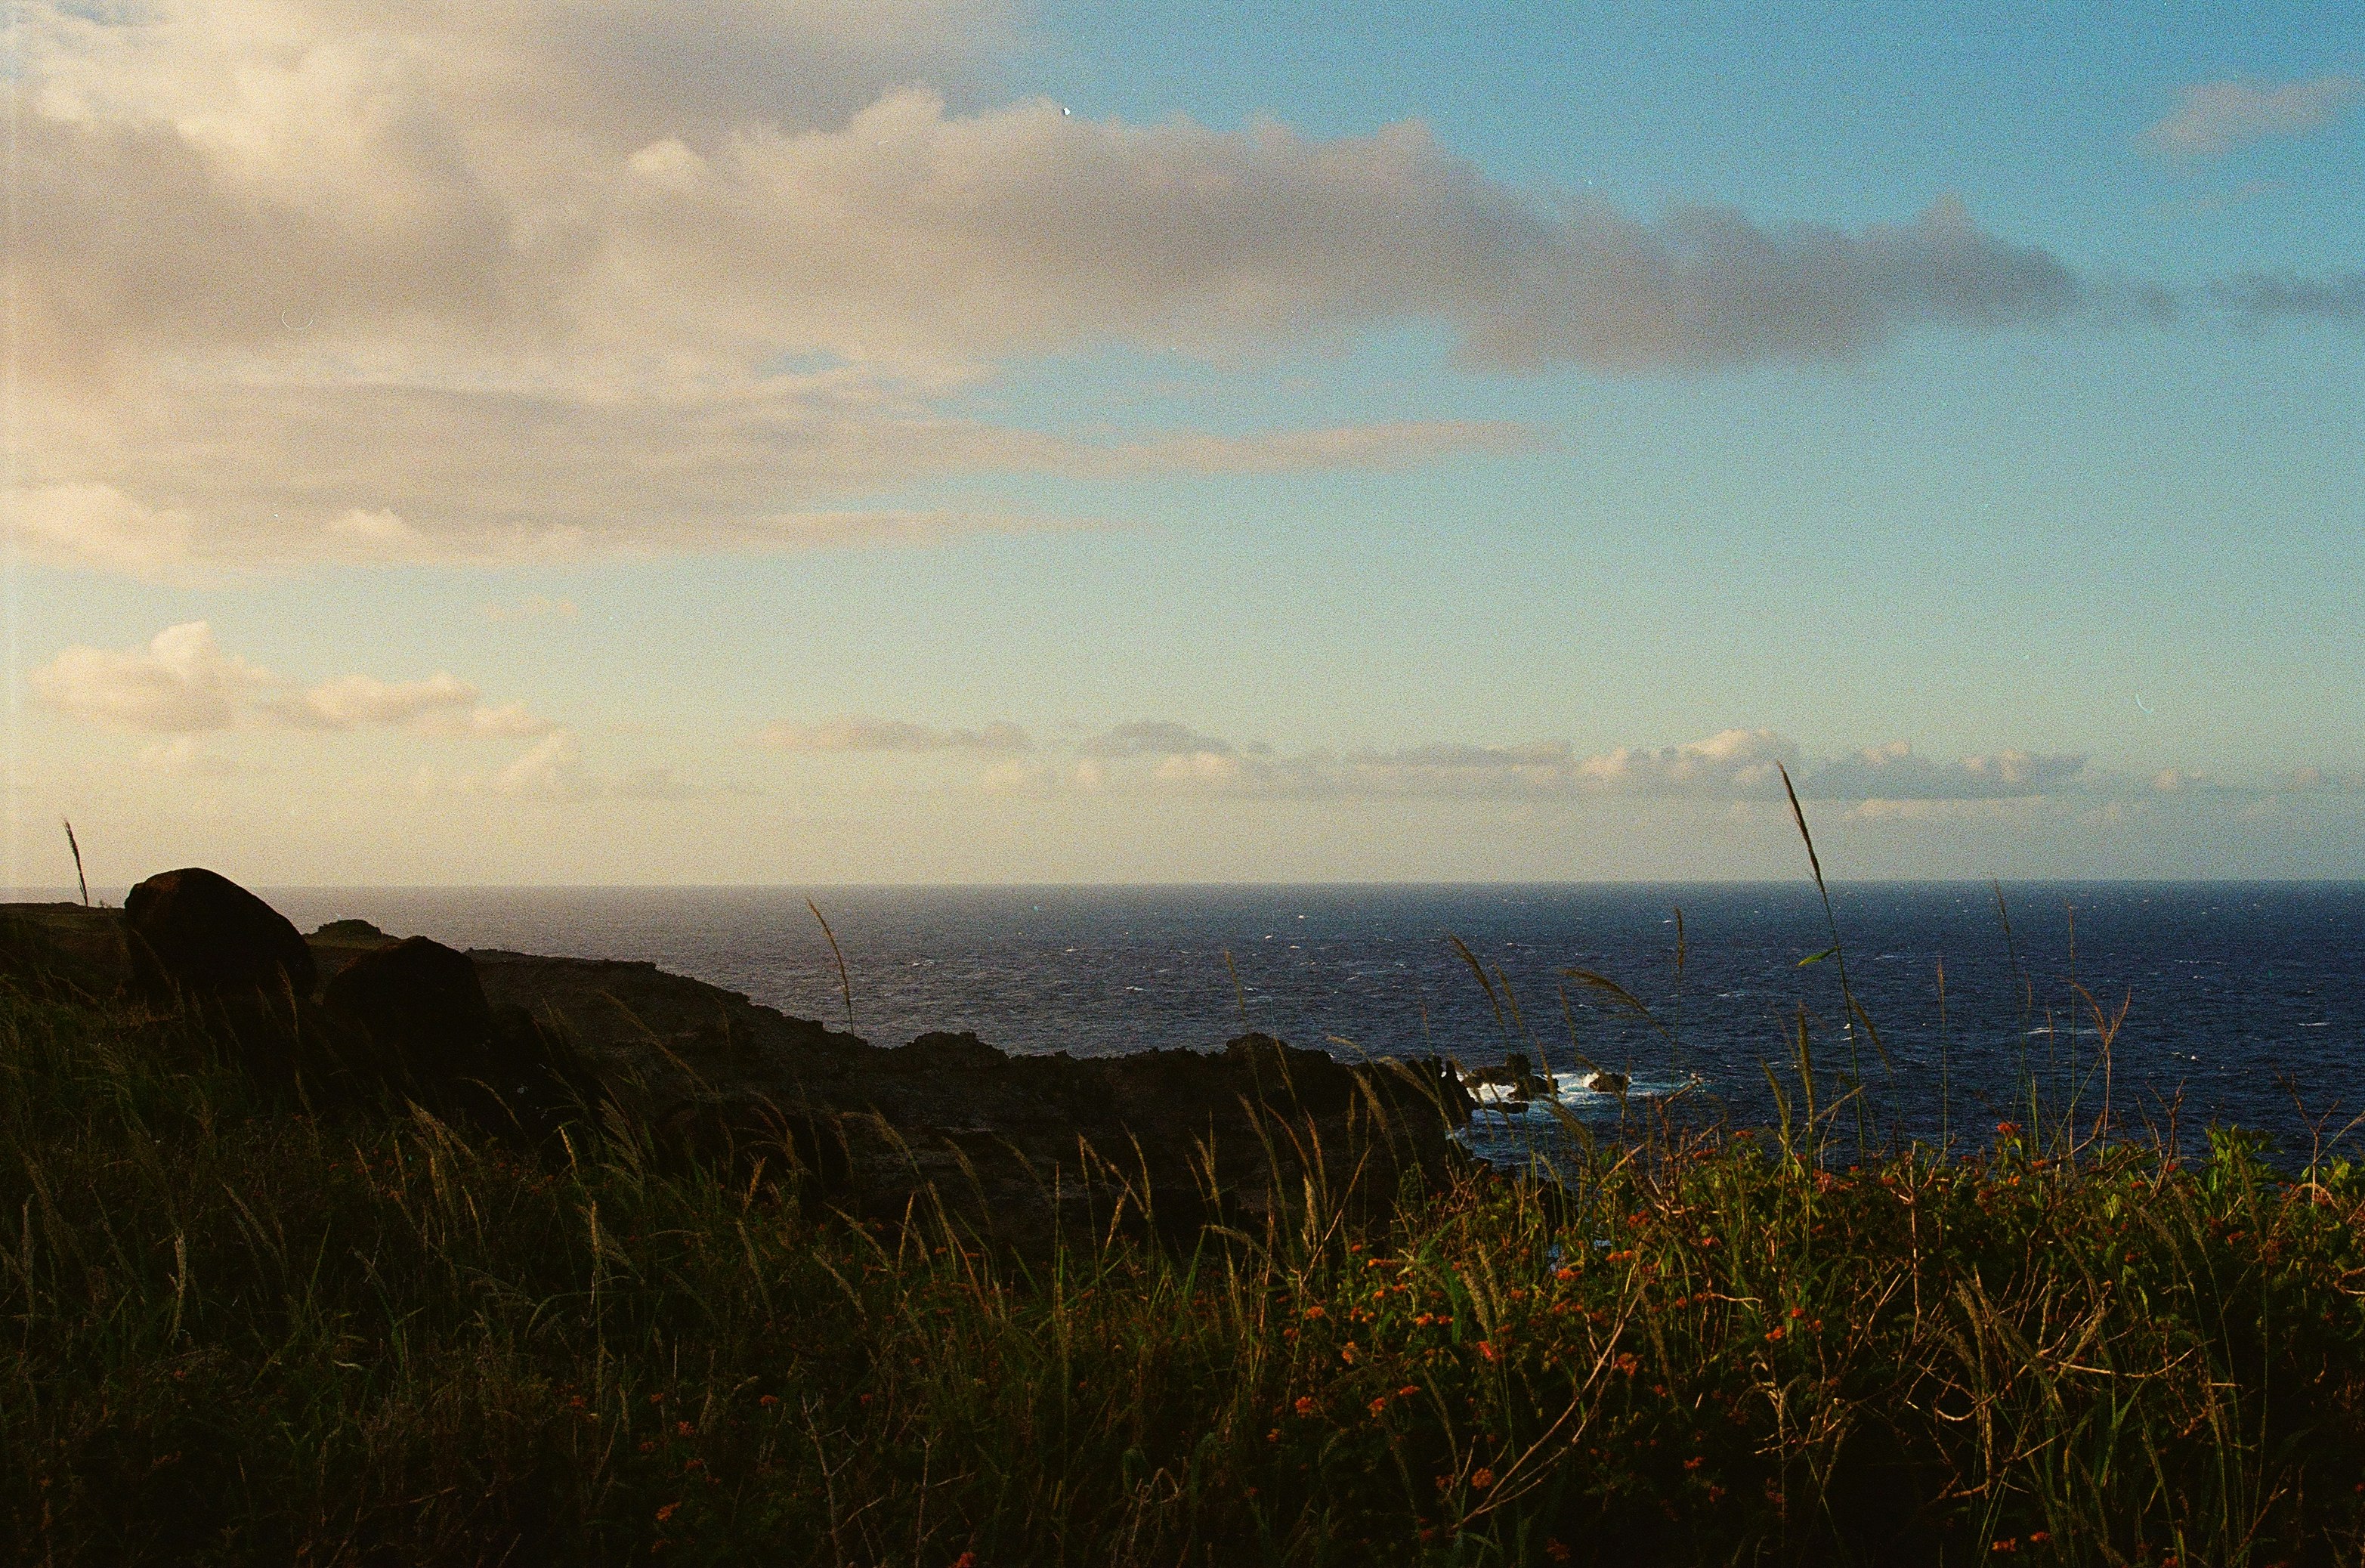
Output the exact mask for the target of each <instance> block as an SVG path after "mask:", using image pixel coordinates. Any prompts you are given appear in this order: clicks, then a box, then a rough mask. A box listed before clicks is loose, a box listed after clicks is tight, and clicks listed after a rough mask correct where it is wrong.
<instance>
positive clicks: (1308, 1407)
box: [1296, 1394, 1318, 1416]
mask: <svg viewBox="0 0 2365 1568" xmlns="http://www.w3.org/2000/svg"><path fill="white" fill-rule="evenodd" d="M1317 1408H1318V1406H1316V1405H1315V1403H1314V1400H1313V1397H1312V1396H1311V1395H1309V1394H1299V1395H1298V1396H1297V1405H1296V1410H1297V1413H1298V1414H1299V1415H1300V1416H1311V1415H1313V1414H1314V1412H1315V1410H1316V1409H1317Z"/></svg>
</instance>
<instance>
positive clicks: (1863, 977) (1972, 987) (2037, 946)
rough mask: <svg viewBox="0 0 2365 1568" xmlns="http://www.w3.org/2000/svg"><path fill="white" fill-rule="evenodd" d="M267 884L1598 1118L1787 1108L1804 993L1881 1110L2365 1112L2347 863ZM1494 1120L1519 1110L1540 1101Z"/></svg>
mask: <svg viewBox="0 0 2365 1568" xmlns="http://www.w3.org/2000/svg"><path fill="white" fill-rule="evenodd" d="M265 891H266V896H267V897H269V898H270V899H271V901H272V902H274V903H275V905H276V906H277V907H279V908H280V909H281V910H282V911H284V912H285V913H287V914H288V916H289V917H290V918H292V919H294V920H295V921H296V922H297V924H299V925H301V926H303V927H304V928H305V929H307V930H309V929H311V928H313V927H314V926H317V925H319V924H320V923H322V922H324V921H328V920H331V919H337V918H342V917H346V916H359V917H361V918H364V919H367V920H371V921H374V922H375V923H376V924H378V925H380V926H382V927H384V928H385V929H387V930H388V931H391V932H395V933H397V934H402V935H408V934H411V933H419V934H423V935H429V936H432V937H435V938H437V939H438V940H440V941H443V942H447V943H450V944H452V945H454V946H463V947H467V946H477V947H504V948H510V949H514V950H520V951H525V952H536V953H553V954H564V955H570V956H577V957H586V958H644V959H648V960H651V961H653V962H655V963H656V964H658V965H659V966H661V967H663V968H665V969H671V970H675V971H678V972H679V973H682V974H687V975H690V976H694V977H696V978H697V979H700V980H708V981H711V982H712V983H714V984H717V985H721V986H724V987H727V988H729V989H731V990H734V991H744V992H745V993H746V994H747V995H748V996H749V997H751V998H753V999H754V1000H756V1001H757V1002H763V1003H765V1004H767V1005H769V1006H773V1007H777V1008H779V1009H781V1010H782V1011H784V1012H787V1013H790V1014H797V1015H800V1016H803V1017H811V1018H820V1019H824V1020H827V1021H829V1022H831V1023H833V1024H834V1025H840V1026H843V1025H845V1024H846V1015H847V1011H848V1007H847V1001H846V991H851V998H852V1000H851V1012H852V1024H853V1028H854V1029H855V1031H856V1032H857V1033H858V1034H860V1035H862V1036H865V1037H867V1038H869V1039H870V1040H872V1041H873V1042H874V1043H879V1044H889V1045H892V1044H900V1043H902V1041H905V1040H908V1039H910V1038H911V1037H912V1036H915V1035H918V1034H921V1033H924V1032H925V1031H929V1030H955V1031H958V1030H970V1031H974V1032H975V1033H976V1034H977V1035H979V1036H981V1037H982V1038H983V1039H985V1040H986V1041H988V1042H989V1043H991V1044H993V1045H996V1046H1000V1047H1003V1048H1004V1049H1007V1050H1011V1051H1018V1052H1036V1051H1042V1052H1048V1051H1068V1052H1070V1053H1073V1054H1075V1055H1079V1056H1098V1055H1107V1054H1112V1053H1120V1052H1125V1051H1134V1050H1145V1049H1151V1048H1156V1047H1194V1048H1207V1047H1214V1046H1216V1045H1219V1044H1220V1043H1221V1042H1222V1041H1224V1040H1225V1039H1227V1038H1228V1037H1230V1036H1234V1035H1237V1034H1239V1033H1241V1032H1243V1031H1244V1030H1246V1029H1256V1030H1261V1031H1263V1032H1266V1033H1269V1034H1273V1035H1278V1036H1282V1037H1283V1038H1284V1039H1287V1040H1289V1041H1291V1042H1292V1043H1294V1044H1298V1045H1309V1046H1327V1047H1328V1048H1330V1049H1332V1050H1334V1051H1338V1052H1340V1053H1342V1054H1351V1053H1357V1052H1361V1053H1368V1054H1371V1055H1374V1056H1379V1055H1406V1054H1412V1053H1421V1052H1428V1051H1439V1052H1442V1053H1444V1054H1446V1055H1449V1056H1452V1057H1454V1058H1458V1059H1460V1060H1462V1061H1463V1062H1465V1063H1469V1064H1473V1065H1479V1064H1486V1063H1493V1062H1497V1061H1499V1060H1501V1059H1502V1058H1503V1057H1504V1056H1505V1054H1506V1053H1507V1051H1509V1050H1518V1051H1521V1052H1523V1053H1524V1054H1526V1055H1527V1056H1528V1057H1529V1058H1530V1060H1531V1061H1533V1062H1536V1063H1537V1064H1538V1065H1539V1066H1542V1067H1546V1068H1548V1069H1550V1070H1552V1071H1553V1072H1555V1073H1556V1074H1559V1075H1561V1077H1560V1080H1559V1081H1560V1082H1561V1084H1562V1086H1563V1088H1564V1103H1565V1104H1566V1106H1567V1108H1568V1109H1569V1110H1570V1111H1572V1112H1573V1113H1574V1114H1577V1115H1578V1116H1579V1117H1580V1118H1581V1119H1584V1120H1586V1121H1588V1122H1592V1123H1596V1124H1599V1125H1602V1126H1612V1125H1614V1123H1615V1121H1616V1119H1617V1117H1618V1116H1619V1115H1620V1114H1630V1115H1631V1114H1634V1110H1635V1107H1636V1105H1637V1104H1638V1102H1636V1101H1635V1100H1633V1099H1631V1097H1630V1098H1629V1099H1628V1100H1627V1101H1626V1102H1624V1103H1622V1105H1621V1103H1620V1101H1619V1100H1618V1099H1617V1097H1615V1096H1612V1095H1608V1094H1599V1093H1593V1092H1587V1091H1586V1090H1585V1089H1584V1088H1583V1087H1582V1084H1583V1081H1584V1080H1585V1078H1586V1077H1587V1076H1589V1070H1588V1067H1587V1066H1586V1065H1583V1064H1590V1066H1592V1067H1599V1068H1605V1069H1609V1070H1615V1071H1618V1072H1621V1073H1625V1074H1628V1075H1629V1076H1630V1077H1631V1092H1636V1093H1642V1094H1659V1095H1664V1094H1667V1093H1670V1092H1675V1091H1677V1090H1679V1089H1680V1090H1681V1091H1682V1096H1681V1098H1680V1099H1679V1100H1678V1101H1677V1102H1676V1103H1677V1105H1678V1106H1679V1107H1681V1108H1682V1114H1687V1115H1691V1116H1695V1117H1697V1116H1703V1115H1707V1116H1730V1117H1732V1119H1734V1120H1736V1121H1739V1122H1745V1123H1765V1122H1767V1121H1770V1120H1771V1119H1773V1118H1775V1117H1777V1116H1778V1114H1780V1113H1779V1103H1778V1101H1777V1092H1776V1090H1775V1089H1774V1088H1773V1087H1771V1086H1769V1083H1768V1081H1767V1070H1768V1069H1771V1070H1772V1072H1773V1075H1774V1081H1775V1082H1776V1083H1778V1084H1781V1085H1783V1086H1784V1088H1783V1091H1782V1092H1784V1093H1786V1094H1787V1095H1788V1097H1789V1099H1790V1100H1791V1102H1792V1104H1793V1107H1794V1109H1795V1108H1796V1107H1797V1106H1798V1105H1799V1103H1800V1102H1801V1100H1802V1096H1800V1095H1799V1081H1798V1069H1797V1065H1796V1051H1797V1041H1798V1033H1799V1020H1800V1017H1801V1014H1802V1012H1803V1015H1804V1017H1805V1019H1806V1027H1807V1036H1808V1041H1809V1048H1810V1060H1811V1062H1812V1064H1813V1067H1814V1069H1815V1073H1816V1077H1817V1080H1818V1086H1819V1087H1818V1094H1819V1097H1820V1099H1821V1101H1822V1103H1830V1101H1831V1099H1832V1098H1833V1095H1834V1094H1836V1093H1838V1092H1842V1089H1843V1087H1844V1085H1843V1075H1844V1074H1845V1072H1846V1070H1847V1069H1848V1065H1849V1060H1850V1055H1851V1049H1852V1048H1853V1054H1854V1058H1855V1065H1856V1070H1857V1076H1858V1077H1859V1078H1860V1080H1861V1081H1863V1082H1864V1084H1865V1085H1866V1101H1867V1104H1868V1106H1869V1107H1870V1108H1871V1114H1872V1116H1873V1119H1874V1125H1875V1126H1877V1127H1878V1128H1880V1129H1883V1130H1884V1131H1885V1130H1886V1129H1888V1128H1889V1127H1892V1126H1893V1127H1895V1128H1897V1129H1899V1130H1901V1131H1903V1132H1904V1133H1906V1134H1907V1135H1909V1136H1919V1137H1937V1136H1940V1135H1941V1134H1948V1135H1953V1136H1956V1137H1971V1138H1972V1139H1973V1140H1975V1141H1978V1140H1984V1138H1985V1137H1988V1136H1989V1135H1990V1133H1991V1132H1992V1129H1993V1126H1994V1124H1995V1123H1996V1122H1998V1121H2001V1120H2015V1121H2019V1122H2023V1123H2024V1122H2026V1121H2027V1119H2028V1116H2027V1095H2028V1093H2029V1092H2030V1090H2031V1089H2032V1087H2033V1088H2034V1090H2035V1091H2036V1092H2038V1094H2039V1095H2040V1097H2041V1099H2042V1101H2043V1103H2045V1104H2046V1106H2047V1107H2048V1108H2049V1110H2050V1111H2051V1112H2058V1111H2060V1110H2063V1109H2066V1108H2068V1107H2069V1106H2071V1105H2073V1104H2074V1105H2076V1106H2077V1107H2079V1116H2080V1117H2081V1119H2090V1117H2091V1116H2092V1115H2093V1114H2096V1113H2098V1112H2099V1111H2100V1110H2101V1109H2102V1103H2103V1095H2104V1093H2105V1092H2106V1091H2107V1092H2108V1094H2109V1096H2110V1103H2111V1106H2112V1109H2113V1112H2114V1114H2116V1116H2117V1117H2118V1119H2119V1121H2120V1122H2121V1124H2122V1125H2123V1126H2126V1127H2129V1128H2140V1127H2142V1126H2146V1124H2149V1125H2154V1126H2159V1127H2161V1128H2162V1129H2163V1130H2165V1129H2166V1128H2167V1126H2169V1122H2170V1121H2171V1119H2172V1120H2173V1121H2174V1123H2175V1124H2176V1126H2177V1127H2178V1128H2179V1130H2180V1133H2181V1134H2183V1135H2185V1136H2186V1137H2188V1138H2189V1137H2190V1136H2191V1134H2192V1133H2194V1132H2195V1131H2196V1130H2197V1129H2199V1128H2201V1127H2202V1126H2205V1125H2206V1124H2208V1123H2209V1122H2212V1121H2223V1122H2229V1123H2238V1124H2240V1125H2243V1126H2251V1127H2256V1128H2259V1129H2262V1130H2265V1131H2268V1132H2270V1133H2271V1134H2273V1135H2274V1136H2275V1137H2276V1138H2277V1139H2278V1141H2279V1143H2280V1144H2281V1147H2282V1148H2283V1150H2284V1152H2285V1154H2286V1156H2295V1157H2300V1158H2304V1157H2305V1156H2306V1155H2307V1154H2308V1153H2309V1152H2310V1150H2311V1149H2312V1148H2314V1146H2315V1139H2316V1137H2317V1136H2318V1133H2317V1131H2316V1130H2312V1129H2320V1130H2321V1132H2322V1134H2323V1135H2324V1136H2326V1137H2328V1136H2329V1135H2330V1134H2331V1133H2332V1132H2333V1131H2334V1130H2336V1129H2337V1128H2338V1127H2340V1126H2342V1125H2343V1124H2344V1123H2345V1122H2346V1121H2347V1120H2348V1117H2349V1116H2351V1115H2354V1114H2358V1113H2359V1112H2365V886H2359V885H2357V884H2292V883H2258V884H2231V883H2182V884H2168V883H2153V884H2140V883H2124V882H2113V883H2093V884H2073V883H2060V884H2018V885H2012V884H2007V885H2005V886H2003V887H2002V888H2001V889H2000V890H1999V889H1996V888H1993V887H1991V886H1990V885H1988V884H1984V883H1976V884H1974V883H1962V884H1952V883H1949V884H1851V885H1843V886H1837V887H1834V888H1833V890H1832V901H1833V922H1831V923H1827V921H1826V918H1825V914H1824V910H1823V905H1822V902H1821V900H1820V898H1819V897H1818V896H1817V894H1816V891H1815V890H1814V888H1813V887H1812V886H1811V885H1809V884H1791V883H1782V884H1741V885H1735V884H1712V885H1692V886H1676V885H1657V886H1652V885H1642V886H1636V885H1616V886H1599V885H1591V886H1562V887H1554V886H1501V887H1473V886H1439V887H1407V886H1326V887H1160V888H1121V889H1111V888H1075V887H1056V888H1055V887H1044V888H999V889H979V888H958V889H952V888H937V889H928V888H822V889H814V890H795V889H740V888H713V889H689V888H667V889H645V890H639V889H611V888H597V889H582V888H526V889H401V888H355V889H342V890H338V889H312V888H308V889H283V890H265ZM1999 894H2000V895H2001V910H2000V909H1999ZM808 896H810V897H811V898H812V899H813V902H815V903H816V904H818V905H819V907H820V910H821V913H822V914H823V915H824V916H825V917H826V918H827V920H828V922H829V925H830V928H831V929H832V931H834V932H835V935H836V938H837V943H838V946H839V948H840V950H842V952H843V953H844V956H845V963H846V986H845V989H843V990H842V989H841V985H840V980H839V974H838V969H837V966H836V962H835V959H834V958H833V957H832V954H831V950H830V946H829V944H828V942H827V940H826V939H825V937H824V933H823V929H822V926H821V924H820V922H819V921H817V920H816V919H815V918H814V916H813V913H812V911H810V910H809V909H808V908H807V907H806V899H807V897H808ZM1679 918H1680V922H1681V932H1682V941H1681V954H1682V962H1681V965H1680V967H1679V966H1678V963H1677V954H1678V939H1677V930H1678V924H1677V922H1678V919H1679ZM1833 924H1836V928H1837V935H1838V938H1839V940H1838V942H1837V944H1836V946H1838V948H1839V951H1838V952H1837V953H1832V952H1831V951H1830V950H1831V949H1832V948H1833V946H1834V945H1835V944H1834V942H1833ZM1456 939H1458V941H1459V942H1460V944H1462V946H1463V947H1466V948H1467V951H1468V953H1469V955H1470V957H1471V958H1475V959H1476V960H1478V962H1479V963H1480V964H1481V965H1483V966H1484V968H1485V969H1486V970H1487V971H1488V979H1489V980H1491V981H1493V982H1494V983H1493V988H1492V991H1490V990H1489V989H1488V988H1487V987H1485V986H1482V985H1481V984H1480V982H1479V980H1478V979H1477V978H1476V976H1475V975H1474V972H1473V969H1472V965H1471V962H1470V959H1469V958H1465V957H1464V956H1463V950H1462V947H1457V946H1456V945H1455V942H1456ZM1818 955H1825V956H1823V957H1821V958H1818V957H1817V956H1818ZM1843 967H1844V972H1845V979H1846V983H1847V986H1848V988H1849V989H1851V990H1852V991H1854V993H1855V999H1856V1001H1857V1002H1858V1003H1860V1005H1861V1007H1862V1010H1863V1012H1862V1016H1861V1019H1860V1020H1859V1019H1857V1018H1856V1017H1855V1014H1854V1013H1853V1011H1852V1010H1851V1009H1850V1008H1849V1007H1848V1005H1847V1003H1846V1002H1845V1000H1844V994H1843V991H1842V971H1843ZM1571 970H1581V971H1584V972H1586V973H1588V974H1592V975H1597V976H1599V977H1601V978H1602V979H1604V980H1608V981H1611V982H1613V983H1614V984H1615V985H1617V986H1618V987H1620V988H1622V990H1623V991H1624V992H1625V993H1626V994H1627V996H1629V997H1631V999H1632V1003H1631V1004H1630V1003H1629V1002H1627V1001H1625V1000H1623V999H1621V998H1620V997H1619V996H1618V995H1617V994H1615V993H1613V992H1611V991H1608V990H1607V989H1605V988H1603V987H1600V986H1597V985H1595V984H1592V983H1589V982H1586V981H1584V980H1576V979H1574V978H1572V977H1571V976H1570V975H1569V973H1568V971H1571ZM1942 970H1943V976H1944V986H1943V998H1942V991H1941V974H1942ZM1638 1008H1639V1009H1640V1010H1641V1011H1638V1010H1637V1009H1638ZM1644 1013H1647V1016H1645V1015H1644ZM1851 1023H1854V1025H1855V1026H1854V1028H1853V1029H1851V1028H1850V1027H1849V1025H1850V1024H1851ZM2106 1034H2107V1035H2108V1037H2109V1044H2110V1049H2109V1051H2108V1052H2107V1058H2108V1072H2107V1083H2106V1081H2105V1078H2106V1075H2105V1072H2104V1070H2103V1062H2104V1057H2105V1053H2104V1052H2103V1051H2102V1049H2101V1047H2102V1043H2103V1040H2104V1037H2105V1035H2106ZM1851 1036H1853V1038H1851ZM2320 1118H2328V1120H2320ZM1497 1120H1499V1122H1500V1124H1501V1126H1500V1128H1499V1130H1500V1131H1502V1132H1503V1133H1505V1134H1506V1135H1507V1136H1511V1137H1515V1138H1516V1137H1524V1136H1528V1135H1529V1134H1530V1133H1531V1132H1532V1131H1533V1130H1534V1129H1535V1128H1536V1127H1539V1126H1544V1125H1545V1123H1546V1121H1547V1118H1545V1117H1544V1116H1543V1114H1542V1112H1541V1108H1538V1109H1535V1110H1532V1111H1530V1112H1527V1113H1521V1112H1519V1110H1518V1109H1517V1108H1510V1107H1507V1108H1506V1113H1505V1114H1504V1115H1503V1116H1502V1117H1500V1118H1497ZM1551 1120H1552V1121H1554V1122H1556V1118H1553V1119H1551ZM1843 1121H1844V1124H1845V1125H1846V1126H1849V1127H1850V1128H1851V1129H1852V1128H1853V1125H1854V1108H1853V1106H1851V1107H1850V1108H1849V1109H1848V1110H1847V1111H1846V1112H1844V1114H1843ZM1492 1126H1493V1124H1491V1123H1490V1124H1489V1127H1492ZM1489 1136H1492V1135H1491V1133H1490V1131H1489V1130H1488V1129H1487V1128H1482V1131H1481V1137H1482V1138H1484V1137H1489ZM2356 1141H2357V1140H2356V1139H2355V1138H2353V1137H2352V1138H2351V1140H2350V1142H2351V1143H2352V1144H2353V1143H2355V1142H2356Z"/></svg>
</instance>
